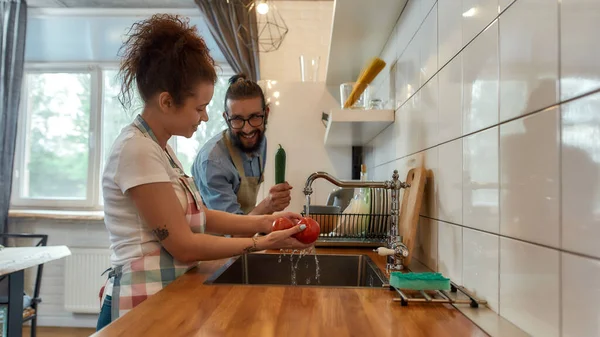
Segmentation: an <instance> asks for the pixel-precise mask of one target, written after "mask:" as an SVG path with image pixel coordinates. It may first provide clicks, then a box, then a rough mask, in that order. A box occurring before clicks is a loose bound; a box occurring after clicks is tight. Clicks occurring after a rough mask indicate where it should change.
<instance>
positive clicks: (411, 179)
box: [398, 166, 427, 266]
mask: <svg viewBox="0 0 600 337" xmlns="http://www.w3.org/2000/svg"><path fill="white" fill-rule="evenodd" d="M426 178H427V171H426V170H425V168H424V167H422V166H420V167H415V168H412V169H410V171H408V174H407V175H406V183H407V184H409V185H410V187H408V188H406V189H404V194H403V195H402V204H401V205H400V222H399V224H398V226H399V228H398V230H399V232H400V235H402V243H404V244H405V245H406V248H408V256H407V257H405V258H404V265H405V266H408V265H409V264H410V260H411V258H412V254H413V248H414V244H415V240H416V236H417V225H418V224H419V213H420V211H421V203H422V202H423V192H424V190H425V181H426Z"/></svg>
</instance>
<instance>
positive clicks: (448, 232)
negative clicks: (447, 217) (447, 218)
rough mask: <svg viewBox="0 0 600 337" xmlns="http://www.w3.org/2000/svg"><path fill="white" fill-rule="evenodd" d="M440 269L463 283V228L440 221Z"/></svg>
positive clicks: (451, 278)
mask: <svg viewBox="0 0 600 337" xmlns="http://www.w3.org/2000/svg"><path fill="white" fill-rule="evenodd" d="M438 258H439V260H438V271H439V272H440V273H442V274H443V275H445V276H446V277H448V278H450V280H452V281H453V282H455V283H456V284H459V285H462V284H463V281H462V280H463V277H462V276H463V229H462V227H460V226H455V225H452V224H449V223H445V222H443V221H438Z"/></svg>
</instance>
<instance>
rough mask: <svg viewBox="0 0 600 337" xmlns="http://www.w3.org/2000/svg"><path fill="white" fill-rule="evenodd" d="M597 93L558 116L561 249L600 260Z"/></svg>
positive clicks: (599, 100)
mask: <svg viewBox="0 0 600 337" xmlns="http://www.w3.org/2000/svg"><path fill="white" fill-rule="evenodd" d="M598 111H600V93H597V94H593V95H590V96H587V97H584V98H582V99H579V100H576V101H573V102H571V103H567V104H565V105H563V106H562V107H561V113H562V115H561V116H562V121H561V122H562V125H561V128H562V132H561V137H562V145H561V146H562V148H561V153H562V155H561V161H562V166H561V168H562V185H561V186H562V248H563V249H566V250H569V251H572V252H578V253H582V254H587V255H591V256H594V257H596V258H600V244H599V240H598V239H599V238H600V113H598Z"/></svg>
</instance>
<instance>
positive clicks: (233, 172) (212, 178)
mask: <svg viewBox="0 0 600 337" xmlns="http://www.w3.org/2000/svg"><path fill="white" fill-rule="evenodd" d="M266 153H267V139H266V137H264V138H263V140H262V142H261V144H260V147H259V149H258V151H257V153H255V154H247V153H245V152H243V151H240V156H241V158H242V160H243V165H244V170H245V171H246V176H247V177H258V176H259V175H260V173H261V172H260V165H259V162H258V161H259V156H258V155H259V154H260V158H262V167H263V169H262V171H263V172H264V167H265V164H266V157H267V156H266ZM192 175H193V176H194V180H195V182H196V186H198V189H199V190H200V194H201V195H202V201H203V202H204V204H205V205H206V207H207V208H208V209H214V210H219V211H225V212H228V213H235V214H244V212H243V211H242V209H241V206H240V204H239V203H238V201H237V195H236V194H237V192H238V190H239V188H240V180H241V177H240V173H239V172H238V171H237V169H236V168H235V165H234V164H233V159H232V158H231V155H230V154H229V151H228V150H227V145H226V144H225V141H224V139H223V133H222V132H219V133H218V134H217V135H216V136H214V137H213V138H211V139H210V140H208V141H207V142H206V144H204V146H203V147H202V148H201V149H200V151H199V152H198V155H197V156H196V159H195V160H194V163H193V164H192Z"/></svg>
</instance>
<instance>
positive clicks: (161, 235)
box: [152, 225, 169, 241]
mask: <svg viewBox="0 0 600 337" xmlns="http://www.w3.org/2000/svg"><path fill="white" fill-rule="evenodd" d="M152 233H154V235H156V237H157V238H158V241H163V240H165V239H166V238H168V237H169V230H168V229H167V226H166V225H165V227H164V228H155V229H153V230H152Z"/></svg>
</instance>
